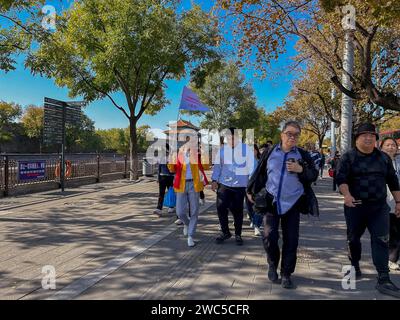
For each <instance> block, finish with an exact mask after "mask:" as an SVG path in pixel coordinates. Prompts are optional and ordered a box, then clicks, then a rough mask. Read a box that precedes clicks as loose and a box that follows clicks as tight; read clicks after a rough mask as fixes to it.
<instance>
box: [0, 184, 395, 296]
mask: <svg viewBox="0 0 400 320" xmlns="http://www.w3.org/2000/svg"><path fill="white" fill-rule="evenodd" d="M331 182H332V181H331V179H330V178H324V180H322V181H318V185H317V186H316V187H315V190H316V191H317V196H318V199H319V202H320V210H321V217H320V219H314V218H309V217H307V216H302V222H301V231H300V232H301V237H300V247H299V257H298V265H297V268H296V273H295V274H294V277H293V280H294V282H295V284H296V285H297V288H296V289H295V290H289V291H288V290H284V289H282V288H281V287H280V286H279V285H275V284H271V283H269V282H268V280H267V278H266V270H267V267H266V259H265V253H264V250H263V248H262V243H261V238H260V237H256V236H254V235H253V231H252V230H251V229H250V228H249V226H248V221H247V218H245V223H244V231H243V239H244V245H243V246H242V247H238V246H236V245H235V243H234V240H233V239H230V240H228V241H226V243H224V244H222V245H217V244H215V243H214V238H215V236H216V235H217V233H218V219H217V215H216V210H215V204H214V202H215V194H214V193H213V192H212V191H211V190H209V189H207V190H206V199H207V204H206V206H204V207H202V212H201V215H200V221H199V225H198V231H197V234H196V237H195V240H196V246H195V247H193V248H189V247H187V243H186V239H185V238H184V237H183V235H182V227H179V226H176V225H175V224H174V223H173V222H174V220H175V215H174V214H167V213H165V214H164V215H163V216H162V217H161V218H159V217H157V216H156V215H154V214H153V213H152V211H153V209H154V208H155V205H156V201H157V194H158V185H157V184H156V182H154V180H153V179H144V180H143V181H141V182H140V183H136V184H133V183H130V182H128V181H122V180H121V181H115V182H109V183H103V184H97V185H90V186H84V187H80V188H77V189H70V190H68V196H67V197H63V196H60V194H59V192H54V191H52V192H45V193H40V194H32V195H29V196H24V197H16V198H8V199H4V201H3V199H2V200H0V277H1V279H2V281H1V283H0V299H179V300H181V299H390V297H386V296H383V295H380V294H379V293H377V292H376V290H375V289H374V286H375V272H374V268H373V266H372V261H371V258H370V243H369V237H368V236H369V235H368V232H367V233H366V235H365V236H364V239H363V250H364V251H363V259H362V262H361V267H362V269H363V272H364V273H365V276H364V278H363V279H362V280H361V281H358V282H357V287H356V290H343V289H342V285H341V283H342V273H341V272H342V266H343V265H347V264H348V260H347V257H346V248H345V247H346V241H345V233H346V230H345V223H344V219H343V213H342V210H343V209H342V200H341V196H339V195H338V194H337V193H333V192H331ZM45 265H53V266H54V267H55V270H56V280H57V282H56V285H57V288H56V290H44V289H42V284H41V282H42V277H43V275H42V273H41V272H42V267H43V266H45ZM392 276H393V280H394V281H395V282H396V283H397V284H399V285H400V275H399V274H398V273H397V274H394V273H393V274H392Z"/></svg>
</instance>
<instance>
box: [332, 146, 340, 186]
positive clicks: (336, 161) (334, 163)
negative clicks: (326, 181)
mask: <svg viewBox="0 0 400 320" xmlns="http://www.w3.org/2000/svg"><path fill="white" fill-rule="evenodd" d="M339 161H340V153H339V151H336V152H335V156H334V157H333V158H332V160H331V161H330V166H331V169H332V173H333V177H332V178H333V191H336V186H337V182H336V171H337V167H338V165H339Z"/></svg>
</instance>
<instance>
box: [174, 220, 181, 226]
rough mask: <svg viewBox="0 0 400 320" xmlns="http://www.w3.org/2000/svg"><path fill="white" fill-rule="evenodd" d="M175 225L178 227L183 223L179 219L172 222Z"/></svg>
mask: <svg viewBox="0 0 400 320" xmlns="http://www.w3.org/2000/svg"><path fill="white" fill-rule="evenodd" d="M174 223H175V224H176V225H178V226H180V225H182V224H183V222H182V221H181V219H176V220H175V222H174Z"/></svg>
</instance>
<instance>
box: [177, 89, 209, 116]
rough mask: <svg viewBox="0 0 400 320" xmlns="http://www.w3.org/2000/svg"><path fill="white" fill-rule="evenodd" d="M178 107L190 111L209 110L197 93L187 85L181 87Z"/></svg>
mask: <svg viewBox="0 0 400 320" xmlns="http://www.w3.org/2000/svg"><path fill="white" fill-rule="evenodd" d="M179 109H183V110H190V111H203V112H207V111H210V109H209V108H208V107H206V106H205V105H204V104H202V103H201V101H200V99H199V97H198V96H197V94H195V93H194V92H193V91H192V90H190V89H189V88H187V87H183V92H182V99H181V104H180V106H179Z"/></svg>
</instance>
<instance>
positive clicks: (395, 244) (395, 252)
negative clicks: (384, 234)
mask: <svg viewBox="0 0 400 320" xmlns="http://www.w3.org/2000/svg"><path fill="white" fill-rule="evenodd" d="M380 147H381V150H382V151H383V152H386V154H387V155H388V156H389V157H390V159H391V160H392V163H393V167H394V170H395V171H396V175H397V180H399V181H400V156H396V153H397V150H398V144H397V142H396V140H395V139H393V138H390V137H386V138H384V139H383V140H382V142H381V145H380ZM387 202H388V205H389V207H390V227H389V269H391V270H396V271H399V270H400V261H399V254H400V218H398V217H397V216H396V215H395V213H394V212H395V209H396V201H395V200H394V198H393V196H392V194H391V193H390V192H389V190H388V197H387Z"/></svg>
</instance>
